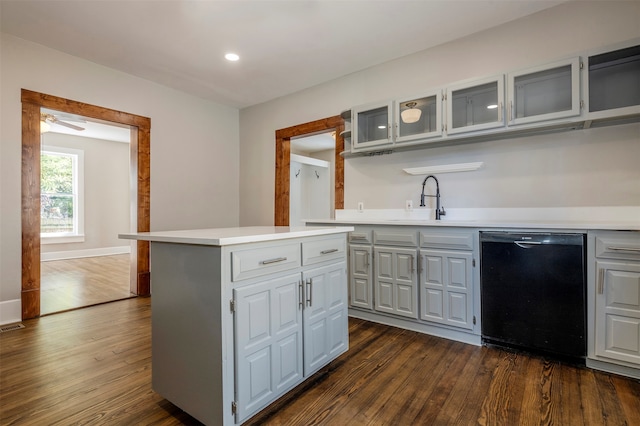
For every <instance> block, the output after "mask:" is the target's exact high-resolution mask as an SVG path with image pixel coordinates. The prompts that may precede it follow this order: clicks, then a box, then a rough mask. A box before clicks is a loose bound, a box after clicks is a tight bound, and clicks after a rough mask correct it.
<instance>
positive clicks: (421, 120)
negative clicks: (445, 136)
mask: <svg viewBox="0 0 640 426" xmlns="http://www.w3.org/2000/svg"><path fill="white" fill-rule="evenodd" d="M394 107H395V108H394V113H395V114H394V117H395V121H396V123H395V132H396V133H395V141H396V143H403V142H410V141H415V140H422V139H428V138H433V137H436V136H440V135H442V94H441V91H440V90H438V91H433V92H427V93H426V94H424V95H419V96H416V97H412V98H401V99H399V100H397V101H396V102H395V103H394Z"/></svg>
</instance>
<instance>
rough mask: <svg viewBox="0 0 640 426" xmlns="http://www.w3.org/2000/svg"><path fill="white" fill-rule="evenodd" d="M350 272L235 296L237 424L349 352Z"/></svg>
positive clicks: (264, 285)
mask: <svg viewBox="0 0 640 426" xmlns="http://www.w3.org/2000/svg"><path fill="white" fill-rule="evenodd" d="M345 271H346V264H345V263H344V262H339V263H333V264H330V265H327V266H321V267H317V268H313V269H308V270H304V271H302V273H296V274H292V275H287V276H285V277H281V278H276V279H272V280H267V281H262V282H259V283H256V284H251V285H247V286H242V287H239V288H236V289H234V290H233V296H234V299H233V300H234V303H235V310H234V323H235V329H234V336H235V339H234V340H235V343H234V344H235V358H236V359H235V364H236V383H235V384H236V400H235V403H236V422H237V423H241V422H243V421H244V420H246V419H248V418H249V417H250V416H252V415H253V414H255V413H257V412H258V411H259V410H261V409H263V408H264V407H266V406H267V405H268V404H270V403H271V402H273V401H274V400H275V399H277V398H278V397H280V396H282V395H283V394H285V393H286V392H288V391H289V390H291V389H292V388H293V387H294V386H296V385H297V384H299V383H300V382H302V380H304V379H305V378H306V377H309V376H310V375H312V374H313V373H315V372H316V371H318V370H319V369H320V368H321V367H323V366H324V365H326V364H327V363H329V362H330V361H331V360H333V359H335V358H336V357H338V356H339V355H340V354H342V353H343V352H345V351H346V350H347V349H348V347H349V337H348V313H347V283H346V273H345Z"/></svg>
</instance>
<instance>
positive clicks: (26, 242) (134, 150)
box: [21, 89, 151, 320]
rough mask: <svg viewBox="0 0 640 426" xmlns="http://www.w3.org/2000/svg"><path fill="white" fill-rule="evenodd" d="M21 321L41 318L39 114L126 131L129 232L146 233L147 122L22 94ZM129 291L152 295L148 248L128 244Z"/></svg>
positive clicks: (57, 99) (31, 92)
mask: <svg viewBox="0 0 640 426" xmlns="http://www.w3.org/2000/svg"><path fill="white" fill-rule="evenodd" d="M21 100H22V293H21V299H22V319H23V320H25V319H29V318H35V317H37V316H39V315H40V284H41V281H40V273H41V269H40V258H41V250H40V242H41V241H40V230H41V226H40V225H41V219H40V217H41V200H40V196H41V191H40V121H41V115H40V113H41V108H47V109H52V110H56V111H60V112H62V113H68V114H75V115H79V116H84V117H89V118H91V119H92V120H95V121H97V122H104V123H116V124H118V125H124V126H128V127H129V129H130V130H129V131H130V136H131V137H130V140H131V144H130V150H129V151H130V153H129V155H130V170H129V171H130V182H131V184H130V185H131V187H130V204H131V222H132V223H131V231H133V232H145V231H149V225H150V212H149V206H150V204H149V194H150V129H151V120H150V119H149V118H146V117H141V116H137V115H133V114H129V113H125V112H121V111H116V110H111V109H107V108H102V107H99V106H95V105H89V104H85V103H81V102H77V101H73V100H69V99H64V98H59V97H56V96H52V95H47V94H42V93H38V92H33V91H30V90H26V89H22V96H21ZM132 244H133V245H132V250H131V256H130V289H131V292H132V293H135V294H137V295H140V296H148V295H149V294H150V280H149V243H148V242H140V241H138V242H134V243H132Z"/></svg>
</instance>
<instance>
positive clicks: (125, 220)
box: [40, 108, 135, 316]
mask: <svg viewBox="0 0 640 426" xmlns="http://www.w3.org/2000/svg"><path fill="white" fill-rule="evenodd" d="M40 111H41V114H42V115H41V122H40V124H41V141H42V144H41V151H40V159H41V162H40V166H41V167H40V188H41V193H40V204H41V218H40V220H41V224H40V225H41V229H40V234H41V235H40V253H41V264H40V315H41V316H42V315H48V314H52V313H57V312H63V311H67V310H71V309H77V308H83V307H86V306H92V305H97V304H101V303H106V302H112V301H115V300H121V299H126V298H130V297H135V293H132V292H131V289H130V287H131V285H130V276H129V275H130V265H129V264H130V259H129V258H130V252H131V244H130V243H129V242H126V241H123V240H120V239H118V233H121V232H128V231H129V230H130V222H131V219H130V216H131V211H130V210H131V209H130V207H129V204H130V201H129V188H130V182H129V180H130V173H129V169H130V166H129V162H130V155H129V152H130V143H131V131H130V129H129V126H115V125H112V124H105V123H103V122H99V123H98V122H95V121H93V120H92V119H91V118H88V117H83V116H78V115H74V114H68V113H63V112H60V111H56V110H52V109H47V108H41V109H40Z"/></svg>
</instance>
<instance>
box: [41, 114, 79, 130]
mask: <svg viewBox="0 0 640 426" xmlns="http://www.w3.org/2000/svg"><path fill="white" fill-rule="evenodd" d="M65 120H66V121H63V120H60V119H59V118H58V117H56V116H55V115H53V114H48V113H46V112H41V113H40V121H42V122H43V123H51V124H58V125H60V126H65V127H68V128H70V129H73V130H78V131H81V130H84V127H80V126H76V125H75V124H71V123H68V122H67V121H76V120H75V119H65ZM79 122H80V123H84V121H79Z"/></svg>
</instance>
